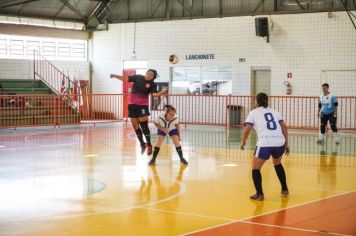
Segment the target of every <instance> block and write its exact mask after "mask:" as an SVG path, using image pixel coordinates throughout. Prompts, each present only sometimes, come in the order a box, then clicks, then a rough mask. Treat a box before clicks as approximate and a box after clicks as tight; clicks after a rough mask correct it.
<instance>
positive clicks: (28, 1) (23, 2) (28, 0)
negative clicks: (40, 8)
mask: <svg viewBox="0 0 356 236" xmlns="http://www.w3.org/2000/svg"><path fill="white" fill-rule="evenodd" d="M37 1H39V0H26V1H22V2H17V3H11V4H6V5H2V6H1V8H8V7H16V6H19V5H23V4H27V3H30V2H37Z"/></svg>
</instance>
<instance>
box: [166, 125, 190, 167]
mask: <svg viewBox="0 0 356 236" xmlns="http://www.w3.org/2000/svg"><path fill="white" fill-rule="evenodd" d="M169 135H170V136H171V138H172V141H173V143H174V146H175V147H176V151H177V153H178V156H179V159H180V163H182V164H184V165H188V162H187V160H186V159H185V158H184V157H183V151H182V146H181V145H180V141H179V136H178V133H174V130H172V131H171V132H170V133H169Z"/></svg>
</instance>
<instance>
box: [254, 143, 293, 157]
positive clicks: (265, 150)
mask: <svg viewBox="0 0 356 236" xmlns="http://www.w3.org/2000/svg"><path fill="white" fill-rule="evenodd" d="M285 149H286V148H285V145H283V146H280V147H258V146H257V147H256V149H255V153H254V154H253V155H254V156H255V157H256V158H261V159H264V160H268V159H269V158H270V156H272V157H273V158H279V157H281V156H282V155H283V153H284V152H285Z"/></svg>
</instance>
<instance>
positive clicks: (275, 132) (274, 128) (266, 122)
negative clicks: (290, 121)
mask: <svg viewBox="0 0 356 236" xmlns="http://www.w3.org/2000/svg"><path fill="white" fill-rule="evenodd" d="M280 121H282V118H281V116H280V114H279V112H277V111H275V110H273V109H271V108H269V107H267V108H264V107H258V108H256V109H254V110H252V111H250V113H249V114H248V116H247V119H246V121H245V124H250V125H253V128H254V129H255V130H256V132H257V138H258V140H257V146H258V147H280V146H283V145H284V144H285V142H286V139H285V138H284V136H283V133H282V127H281V125H280V124H279V122H280Z"/></svg>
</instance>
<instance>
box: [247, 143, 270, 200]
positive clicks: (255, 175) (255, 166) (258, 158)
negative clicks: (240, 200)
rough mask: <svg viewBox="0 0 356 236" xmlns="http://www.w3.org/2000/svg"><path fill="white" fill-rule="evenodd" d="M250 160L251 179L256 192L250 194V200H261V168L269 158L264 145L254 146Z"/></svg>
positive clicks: (262, 195) (262, 196)
mask: <svg viewBox="0 0 356 236" xmlns="http://www.w3.org/2000/svg"><path fill="white" fill-rule="evenodd" d="M254 156H255V157H254V158H253V162H252V180H253V184H254V186H255V189H256V194H255V195H252V196H250V199H252V200H258V201H263V199H264V194H263V189H262V175H261V168H262V166H263V164H264V163H265V161H266V160H268V159H269V157H270V153H269V150H268V148H266V147H256V150H255V153H254Z"/></svg>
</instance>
